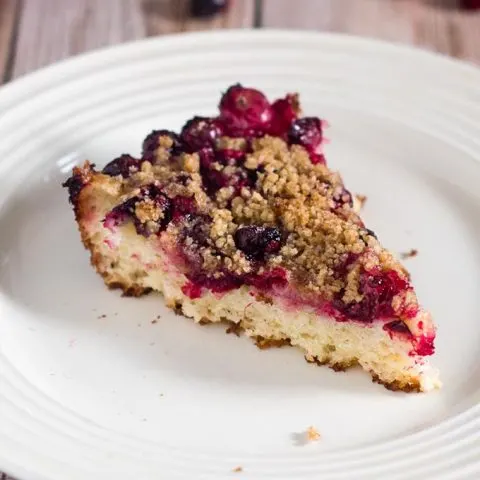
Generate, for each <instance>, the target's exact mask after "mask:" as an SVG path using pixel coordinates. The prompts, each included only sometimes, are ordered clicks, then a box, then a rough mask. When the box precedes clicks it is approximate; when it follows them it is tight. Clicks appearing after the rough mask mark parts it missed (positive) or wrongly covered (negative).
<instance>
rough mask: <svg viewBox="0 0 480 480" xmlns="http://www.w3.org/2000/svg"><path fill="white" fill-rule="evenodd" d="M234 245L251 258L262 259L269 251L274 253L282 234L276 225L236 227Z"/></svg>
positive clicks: (279, 243) (280, 241)
mask: <svg viewBox="0 0 480 480" xmlns="http://www.w3.org/2000/svg"><path fill="white" fill-rule="evenodd" d="M234 240H235V245H236V246H237V248H238V249H239V250H242V252H244V253H245V254H246V255H247V256H248V257H250V258H252V259H262V258H263V257H264V256H265V255H267V254H269V253H276V252H278V251H279V250H280V248H281V246H282V235H281V233H280V230H279V229H278V228H276V227H263V226H259V225H248V226H246V227H240V228H238V229H237V231H236V232H235V235H234Z"/></svg>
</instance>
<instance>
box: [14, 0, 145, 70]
mask: <svg viewBox="0 0 480 480" xmlns="http://www.w3.org/2000/svg"><path fill="white" fill-rule="evenodd" d="M144 35H145V30H144V25H143V18H142V12H141V10H140V8H139V3H138V1H137V0H102V1H97V0H74V1H70V0H42V1H39V0H24V1H23V9H22V13H21V16H20V21H19V25H18V39H17V48H16V53H15V58H14V66H13V77H18V76H20V75H23V74H25V73H28V72H30V71H33V70H36V69H38V68H40V67H43V66H45V65H49V64H51V63H53V62H56V61H58V60H61V59H64V58H67V57H70V56H72V55H75V54H78V53H81V52H85V51H88V50H92V49H94V48H98V47H103V46H107V45H112V44H116V43H121V42H125V41H128V40H134V39H137V38H142V37H143V36H144Z"/></svg>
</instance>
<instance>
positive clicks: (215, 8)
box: [190, 0, 228, 18]
mask: <svg viewBox="0 0 480 480" xmlns="http://www.w3.org/2000/svg"><path fill="white" fill-rule="evenodd" d="M227 5H228V0H190V12H191V14H192V16H193V17H199V18H201V17H210V16H212V15H215V14H217V13H219V12H220V11H221V10H223V9H224V8H225V7H226V6H227Z"/></svg>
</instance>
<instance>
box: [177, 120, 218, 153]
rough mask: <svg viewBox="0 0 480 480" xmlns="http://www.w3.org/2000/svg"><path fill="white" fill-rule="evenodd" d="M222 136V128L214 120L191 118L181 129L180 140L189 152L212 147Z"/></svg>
mask: <svg viewBox="0 0 480 480" xmlns="http://www.w3.org/2000/svg"><path fill="white" fill-rule="evenodd" d="M222 135H223V127H222V125H221V123H220V122H219V121H218V120H217V119H215V118H207V117H193V118H192V119H191V120H189V121H188V122H187V123H186V124H185V125H184V126H183V128H182V132H181V133H180V138H181V139H182V141H183V143H184V144H185V145H186V146H187V147H188V149H189V150H190V151H191V152H195V151H197V150H200V149H201V148H205V147H214V146H215V140H216V139H217V138H219V137H221V136H222Z"/></svg>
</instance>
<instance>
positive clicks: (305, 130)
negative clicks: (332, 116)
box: [288, 117, 323, 152]
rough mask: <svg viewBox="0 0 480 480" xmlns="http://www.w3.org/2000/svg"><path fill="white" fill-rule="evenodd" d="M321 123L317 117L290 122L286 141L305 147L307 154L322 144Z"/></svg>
mask: <svg viewBox="0 0 480 480" xmlns="http://www.w3.org/2000/svg"><path fill="white" fill-rule="evenodd" d="M322 137H323V136H322V122H321V121H320V119H319V118H317V117H303V118H299V119H297V120H295V121H293V122H292V124H291V126H290V129H289V131H288V141H289V143H291V144H298V145H301V146H302V147H305V148H306V149H307V150H308V151H309V152H314V151H315V149H316V148H317V147H318V146H319V145H320V144H321V143H322Z"/></svg>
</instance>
